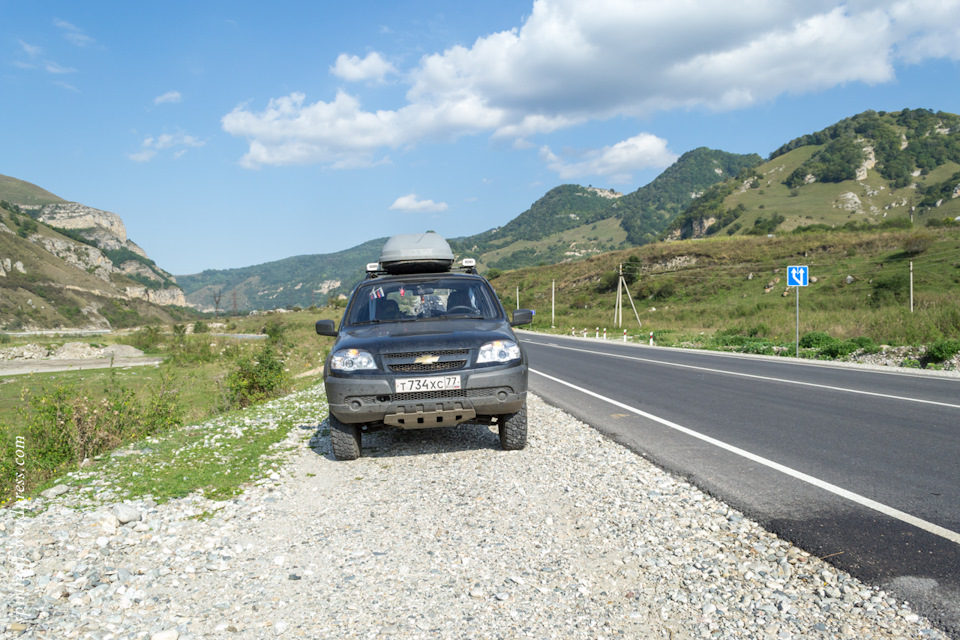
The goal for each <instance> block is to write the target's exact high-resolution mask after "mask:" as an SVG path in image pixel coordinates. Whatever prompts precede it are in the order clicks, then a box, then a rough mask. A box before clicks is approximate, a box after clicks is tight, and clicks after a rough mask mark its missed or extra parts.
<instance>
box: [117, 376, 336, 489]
mask: <svg viewBox="0 0 960 640" xmlns="http://www.w3.org/2000/svg"><path fill="white" fill-rule="evenodd" d="M325 414H326V403H325V401H324V398H323V393H322V386H316V385H314V386H313V387H312V388H308V389H306V390H304V391H301V392H298V394H297V396H296V397H295V398H285V399H282V400H276V401H272V402H270V403H266V404H265V405H260V406H257V407H253V408H251V409H248V410H244V411H237V412H232V413H228V414H225V415H221V416H219V417H217V418H214V419H211V420H208V421H205V422H202V423H199V424H196V425H190V426H187V427H184V428H182V429H179V430H177V431H174V432H171V433H169V434H165V435H163V436H161V437H154V438H148V439H147V440H145V441H142V442H139V443H137V444H136V445H135V446H134V447H132V448H130V451H131V452H132V453H131V455H124V456H105V457H104V463H103V465H102V468H101V470H100V475H101V476H102V477H104V478H106V479H107V481H108V482H109V483H110V485H112V486H113V487H115V491H116V495H117V498H118V499H121V500H123V499H132V498H136V497H139V496H146V495H149V496H151V497H152V498H153V499H154V500H156V501H157V502H163V501H165V500H168V499H170V498H178V497H182V496H185V495H187V494H189V493H192V492H194V491H202V492H203V494H204V495H205V496H206V497H208V498H211V499H214V500H222V499H226V498H229V497H231V496H233V495H236V494H237V493H238V492H240V491H241V489H242V487H243V485H244V484H246V483H248V482H252V481H255V480H257V479H259V478H261V477H263V476H264V475H265V474H267V473H269V470H270V468H271V463H270V460H269V459H267V458H265V456H267V455H268V454H271V453H273V452H275V451H276V445H277V443H279V442H282V441H283V440H284V438H286V436H287V434H288V433H289V432H290V430H291V429H294V428H297V427H299V426H302V425H316V424H318V423H319V422H320V420H322V418H323V417H324V416H325ZM278 415H279V416H280V419H277V416H278Z"/></svg>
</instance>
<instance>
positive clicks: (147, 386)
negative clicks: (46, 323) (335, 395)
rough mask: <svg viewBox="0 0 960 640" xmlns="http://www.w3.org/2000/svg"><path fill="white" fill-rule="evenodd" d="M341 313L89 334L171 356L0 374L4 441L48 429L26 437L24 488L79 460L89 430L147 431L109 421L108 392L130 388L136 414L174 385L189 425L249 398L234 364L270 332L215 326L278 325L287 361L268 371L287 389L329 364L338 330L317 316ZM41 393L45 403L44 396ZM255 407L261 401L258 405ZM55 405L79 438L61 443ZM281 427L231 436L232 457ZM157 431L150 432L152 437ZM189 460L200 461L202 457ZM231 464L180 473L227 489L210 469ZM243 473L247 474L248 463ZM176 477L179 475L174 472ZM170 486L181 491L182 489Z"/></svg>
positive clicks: (124, 394)
mask: <svg viewBox="0 0 960 640" xmlns="http://www.w3.org/2000/svg"><path fill="white" fill-rule="evenodd" d="M338 316H339V311H338V310H333V309H331V310H320V311H316V310H312V311H301V312H298V313H287V314H272V315H267V316H257V317H244V318H232V319H221V320H219V321H218V322H220V323H222V324H224V325H226V327H215V328H213V330H212V331H213V333H201V334H196V335H182V334H181V335H177V333H176V332H175V331H174V330H173V329H174V327H173V326H167V327H155V328H152V329H150V328H147V329H140V330H137V331H135V332H122V333H118V334H116V335H110V336H97V337H96V338H93V339H88V340H87V341H88V342H91V343H96V344H98V345H101V346H102V345H103V344H105V343H108V342H126V343H134V344H139V345H140V346H143V347H145V351H146V352H147V353H148V354H153V355H162V356H164V357H165V362H164V364H163V365H161V366H159V367H154V366H147V367H130V368H128V369H91V370H85V371H70V372H59V373H46V374H35V375H28V376H10V377H3V378H0V441H3V442H4V443H8V444H9V443H12V442H13V441H14V439H15V438H16V437H17V436H21V437H27V436H31V437H34V438H36V437H41V438H43V439H44V442H28V446H29V447H30V449H31V451H32V453H33V456H34V457H33V465H32V467H31V470H30V473H29V474H28V477H27V489H28V492H36V491H39V490H42V489H43V488H45V487H46V486H48V485H49V483H50V482H52V481H53V479H54V478H56V477H59V476H60V475H62V474H63V473H66V472H69V471H71V470H72V469H76V466H77V464H78V463H79V460H77V459H76V458H77V456H78V455H80V454H78V453H77V450H76V448H75V447H76V446H77V442H87V441H88V440H89V439H91V438H92V444H91V443H90V442H87V445H89V446H91V447H93V448H94V449H97V448H98V447H100V446H101V445H103V444H109V445H111V446H113V444H120V446H126V445H129V444H130V443H131V442H132V440H131V438H133V439H134V441H135V440H136V439H137V438H141V437H142V434H141V433H140V432H139V429H137V428H133V427H132V426H131V425H126V424H123V420H120V423H116V422H117V421H116V420H113V421H111V419H110V416H111V415H113V412H112V410H111V412H110V413H105V412H104V408H103V407H102V406H101V404H102V403H103V402H104V400H105V399H108V398H113V399H114V400H112V402H114V404H116V403H117V402H121V400H119V398H123V400H122V406H123V407H124V409H122V411H132V412H133V413H131V415H134V416H141V417H137V418H134V419H135V420H138V421H139V420H141V419H143V417H149V415H150V414H151V411H153V409H151V405H150V398H151V397H152V395H153V394H155V392H156V390H157V389H159V388H160V387H161V386H162V385H165V387H164V388H166V389H170V390H172V395H170V396H167V398H168V399H169V401H170V402H174V403H175V405H176V406H175V407H173V408H174V409H175V410H176V412H177V415H178V417H179V422H180V424H184V425H191V424H197V423H199V422H202V421H204V420H207V419H209V418H211V417H213V416H218V415H225V414H226V413H227V412H229V411H230V410H231V409H233V408H235V407H237V406H240V405H242V404H245V402H238V401H237V400H236V399H235V398H234V397H233V396H232V394H231V393H230V378H231V374H233V373H235V372H236V371H237V370H238V368H239V366H240V363H241V362H248V363H249V362H250V360H251V357H252V356H255V355H256V354H257V353H258V352H259V351H260V350H261V349H263V347H264V345H265V344H266V342H267V341H266V339H260V340H251V339H238V338H232V337H224V336H217V335H214V333H220V332H229V333H238V334H239V333H245V334H262V335H264V338H266V334H267V333H271V334H273V335H274V336H275V337H279V340H278V342H277V343H276V344H277V346H276V352H277V353H278V354H279V356H280V357H281V358H282V367H283V371H282V374H281V372H279V371H274V370H271V372H270V375H271V376H273V378H274V379H278V378H280V377H282V384H279V385H277V386H276V387H275V388H276V389H278V390H284V391H302V390H304V389H307V388H309V387H310V386H311V385H314V384H316V382H317V381H318V379H319V374H318V373H316V371H315V370H316V369H317V368H318V367H320V366H321V365H322V363H323V360H324V358H325V356H326V353H327V352H328V351H329V348H330V345H331V344H332V339H331V338H323V337H320V336H318V335H316V332H315V329H314V324H315V323H316V321H317V320H318V319H320V318H322V317H338ZM78 340H79V339H77V338H60V339H52V338H40V337H30V338H11V339H10V341H9V342H5V343H4V345H3V347H9V346H15V345H17V344H22V343H25V342H34V343H38V342H39V343H43V344H45V345H46V346H48V347H56V346H58V345H61V344H63V343H64V342H67V341H78ZM310 371H313V372H314V373H313V374H311V375H307V376H304V377H298V374H303V373H307V372H310ZM44 402H47V404H43V403H44ZM117 406H120V405H117ZM43 407H51V408H49V409H44V408H43ZM128 407H129V408H128ZM97 408H100V413H99V414H97V413H95V411H96V409H97ZM253 410H256V407H254V408H253ZM43 412H46V413H43ZM138 412H139V413H138ZM58 415H64V416H66V419H67V422H66V424H68V425H73V426H74V428H73V429H72V430H71V431H69V433H71V434H74V436H72V437H73V438H74V439H73V440H70V441H69V442H67V443H64V444H62V445H60V446H57V447H54V446H52V438H55V437H57V438H59V437H60V436H57V435H56V434H57V429H56V427H54V426H53V424H54V422H56V420H59V419H60V418H57V417H56V416H58ZM117 415H120V414H117ZM124 415H125V414H124ZM70 416H81V417H82V420H80V421H79V422H78V420H76V419H74V418H71V417H70ZM115 423H116V424H115ZM78 430H79V431H78ZM80 431H82V432H83V433H84V434H86V435H84V436H82V438H81V440H77V439H76V438H77V435H76V434H78V433H80ZM175 432H176V433H179V432H177V431H175ZM64 433H67V432H64ZM38 434H39V435H38ZM278 434H279V432H277V431H276V430H275V429H274V428H271V429H270V430H267V431H265V432H263V433H252V432H250V433H247V436H246V437H247V438H249V439H250V447H248V446H247V445H246V444H245V443H244V442H235V443H233V445H232V448H233V449H235V450H236V453H235V454H231V455H233V456H234V458H232V459H231V463H230V464H232V465H233V464H235V465H239V466H237V468H238V469H240V470H241V471H242V469H245V468H246V467H247V466H248V465H249V463H250V460H252V458H253V457H256V455H259V454H257V453H255V452H257V451H261V450H262V449H263V447H268V446H269V445H270V444H272V442H274V441H275V440H271V438H274V437H277V438H282V434H280V435H278ZM156 435H157V434H153V436H151V437H156ZM181 435H184V434H181ZM185 437H188V436H185ZM71 443H72V444H71ZM97 443H100V444H97ZM87 445H83V446H87ZM64 447H67V449H64ZM251 447H252V448H251ZM84 450H85V449H84ZM12 451H13V447H12V446H9V447H6V446H5V449H4V451H3V452H2V455H0V463H2V464H3V465H4V466H3V469H4V474H5V476H6V475H7V474H6V472H7V471H10V470H11V469H9V468H8V466H9V465H8V463H9V462H10V455H8V454H10V453H11V452H12ZM81 457H82V456H81ZM187 460H189V458H187ZM185 464H187V466H190V464H193V465H194V466H196V464H197V461H196V460H194V461H193V462H192V463H191V462H187V463H185ZM201 466H202V465H201ZM171 469H172V470H173V475H172V476H171V478H173V477H176V475H177V473H179V470H178V466H177V464H174V465H172V466H171ZM230 469H232V467H229V466H223V465H221V467H220V468H211V469H210V470H209V471H207V472H202V471H197V472H196V473H197V474H198V475H197V476H196V477H194V476H192V475H191V474H190V473H186V474H184V475H185V476H186V477H188V478H190V480H189V481H183V482H185V483H186V484H185V485H184V486H192V485H191V483H192V482H201V483H206V484H209V485H210V486H211V487H212V489H211V490H212V491H214V493H220V492H222V489H221V488H219V487H220V484H219V481H218V482H213V481H212V480H211V477H212V476H216V475H219V476H222V478H221V479H220V480H222V482H225V483H227V484H230V483H233V482H235V481H237V478H238V477H239V476H237V475H236V474H235V473H234V472H233V471H232V470H230ZM133 473H134V472H133V471H131V477H136V476H135V475H133ZM165 473H166V471H163V472H161V475H163V474H165ZM238 473H240V475H242V472H238ZM150 482H153V481H152V480H151V481H150ZM164 482H167V480H165V481H164ZM170 482H171V485H172V484H173V483H172V480H171V481H170ZM8 485H9V483H8V482H7V480H6V479H4V482H3V493H4V495H0V499H9V498H10V497H11V496H10V492H11V491H12V488H11V486H8ZM132 486H137V483H136V482H134V483H133V485H132ZM204 486H205V485H204ZM231 486H232V485H231ZM165 491H166V490H165ZM169 491H171V492H174V493H175V492H176V491H177V489H175V488H174V489H170V490H169ZM171 495H172V493H171Z"/></svg>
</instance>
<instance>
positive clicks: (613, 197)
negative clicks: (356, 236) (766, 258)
mask: <svg viewBox="0 0 960 640" xmlns="http://www.w3.org/2000/svg"><path fill="white" fill-rule="evenodd" d="M760 162H761V158H760V156H758V155H756V154H749V155H740V154H734V153H727V152H725V151H717V150H713V149H707V148H706V147H701V148H699V149H694V150H693V151H688V152H687V153H685V154H683V155H682V156H680V158H679V159H678V160H677V161H676V162H675V163H673V164H672V165H671V166H670V167H668V168H667V169H666V170H665V171H664V172H663V173H662V174H660V175H659V176H657V177H656V178H655V179H654V180H653V181H652V182H650V184H648V185H646V186H643V187H640V188H639V189H637V190H636V191H634V192H633V193H629V194H626V195H623V194H621V193H618V192H616V191H612V190H609V189H599V188H595V187H593V186H589V187H582V186H579V185H562V186H559V187H556V188H554V189H551V190H550V191H548V192H547V193H546V195H544V196H543V197H542V198H540V199H539V200H537V201H536V202H535V203H534V204H533V205H532V206H531V207H530V208H529V209H528V210H527V211H524V212H523V213H521V214H520V215H519V216H517V217H516V218H514V219H513V220H511V221H510V222H509V223H507V224H506V225H504V226H503V227H498V228H496V229H491V230H490V231H485V232H483V233H480V234H477V235H475V236H470V237H468V238H460V239H457V240H455V241H452V242H451V245H452V246H453V247H454V250H455V251H456V252H457V253H460V254H464V255H471V256H476V257H477V259H478V261H479V263H480V264H481V265H482V266H484V267H489V268H496V269H501V270H503V269H516V268H519V267H526V266H534V265H537V264H554V263H557V262H563V261H569V260H576V259H580V258H584V257H587V256H590V255H596V254H598V253H603V252H605V251H612V250H615V249H623V248H626V247H630V246H636V245H642V244H646V243H648V242H654V241H655V240H656V239H657V238H658V236H659V235H660V233H661V232H662V231H663V230H664V229H666V227H667V225H669V224H670V222H671V221H672V220H673V219H674V218H675V217H676V216H677V215H679V214H680V212H681V211H683V209H684V208H685V207H686V206H687V205H689V204H690V203H691V202H692V201H693V200H694V198H696V197H697V196H698V195H700V194H701V193H702V192H703V191H704V190H705V189H707V188H708V187H710V186H711V185H713V184H716V183H717V182H720V181H723V180H725V179H727V178H729V177H731V176H736V175H738V174H739V173H740V172H741V171H743V170H745V169H750V168H753V167H755V166H756V165H758V164H759V163H760Z"/></svg>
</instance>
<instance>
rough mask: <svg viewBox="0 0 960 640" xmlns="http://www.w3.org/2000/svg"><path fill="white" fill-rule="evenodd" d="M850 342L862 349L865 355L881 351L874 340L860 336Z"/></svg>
mask: <svg viewBox="0 0 960 640" xmlns="http://www.w3.org/2000/svg"><path fill="white" fill-rule="evenodd" d="M850 342H852V343H853V344H855V345H857V348H858V349H862V350H863V352H864V353H877V352H878V351H880V345H878V344H877V343H876V342H874V341H873V338H868V337H866V336H858V337H856V338H851V339H850Z"/></svg>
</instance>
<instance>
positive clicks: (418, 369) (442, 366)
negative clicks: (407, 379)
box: [383, 349, 470, 373]
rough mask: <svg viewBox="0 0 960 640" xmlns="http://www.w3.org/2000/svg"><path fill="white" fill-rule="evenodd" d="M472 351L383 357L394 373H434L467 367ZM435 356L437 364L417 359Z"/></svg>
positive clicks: (448, 351) (460, 350) (463, 350)
mask: <svg viewBox="0 0 960 640" xmlns="http://www.w3.org/2000/svg"><path fill="white" fill-rule="evenodd" d="M469 354H470V351H469V350H467V349H449V350H442V351H422V352H414V353H388V354H384V355H383V364H384V366H385V367H386V369H387V371H390V372H393V373H432V372H437V371H455V370H457V369H463V368H464V367H466V366H467V362H468V356H469ZM425 356H433V357H435V358H439V360H438V361H437V362H430V363H424V362H417V361H416V360H417V358H421V357H425Z"/></svg>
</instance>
